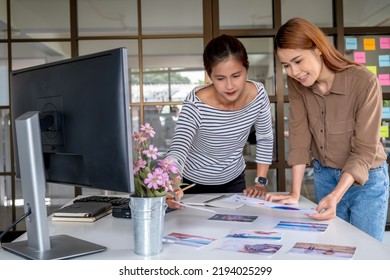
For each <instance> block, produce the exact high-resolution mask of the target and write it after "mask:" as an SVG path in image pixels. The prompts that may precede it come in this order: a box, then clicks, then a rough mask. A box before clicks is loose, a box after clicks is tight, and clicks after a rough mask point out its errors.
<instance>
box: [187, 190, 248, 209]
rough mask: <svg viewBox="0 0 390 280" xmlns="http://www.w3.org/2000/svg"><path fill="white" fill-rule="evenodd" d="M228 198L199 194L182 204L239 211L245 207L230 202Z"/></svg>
mask: <svg viewBox="0 0 390 280" xmlns="http://www.w3.org/2000/svg"><path fill="white" fill-rule="evenodd" d="M226 197H228V196H227V195H225V194H223V195H215V194H197V195H193V196H191V197H189V198H186V199H183V200H182V202H183V203H184V204H185V205H192V206H211V207H217V208H228V209H237V208H240V207H241V206H244V204H243V203H238V202H237V201H233V202H232V201H228V200H225V199H224V198H226Z"/></svg>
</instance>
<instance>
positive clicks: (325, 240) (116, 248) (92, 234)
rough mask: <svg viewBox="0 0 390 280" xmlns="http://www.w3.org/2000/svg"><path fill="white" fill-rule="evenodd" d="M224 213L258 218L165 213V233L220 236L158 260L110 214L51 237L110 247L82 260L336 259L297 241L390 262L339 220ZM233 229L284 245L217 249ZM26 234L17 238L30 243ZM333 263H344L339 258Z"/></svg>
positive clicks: (269, 212) (126, 222)
mask: <svg viewBox="0 0 390 280" xmlns="http://www.w3.org/2000/svg"><path fill="white" fill-rule="evenodd" d="M298 206H299V207H302V208H313V207H314V206H315V205H314V204H313V203H312V202H311V201H309V200H308V199H306V198H304V197H301V199H300V202H299V205H298ZM213 209H215V210H216V211H217V212H218V213H220V214H228V213H231V214H246V215H257V216H258V218H257V219H256V220H255V221H254V222H252V223H243V222H226V221H213V220H208V218H210V217H211V216H213V215H214V214H213V213H210V212H206V211H199V210H194V209H191V208H186V209H183V210H177V211H173V212H170V213H168V214H166V216H165V225H164V235H166V234H169V233H171V232H179V233H186V234H193V235H199V236H205V237H212V238H216V239H217V240H216V241H214V242H213V243H211V244H210V245H208V246H205V247H201V248H193V247H189V246H183V245H178V244H167V243H164V244H163V251H162V252H161V253H160V254H158V255H156V256H153V257H142V256H139V255H136V254H135V253H134V249H133V248H134V246H133V237H132V220H131V219H122V218H114V217H112V216H111V215H109V216H106V217H104V218H102V219H100V220H98V221H96V222H93V223H80V222H53V221H51V217H49V230H50V234H51V235H59V234H67V235H70V236H73V237H77V238H80V239H84V240H87V241H90V242H94V243H97V244H100V245H102V246H105V247H107V250H106V251H103V252H100V253H95V254H90V255H86V256H82V257H79V258H78V259H89V260H91V259H92V260H107V259H136V260H137V259H138V260H143V259H152V260H159V259H165V260H179V259H180V260H208V259H209V260H234V259H240V260H245V259H267V260H272V259H279V260H288V259H296V260H299V259H317V260H318V259H329V258H332V257H329V256H321V255H310V256H309V255H305V254H297V253H288V251H289V250H290V249H291V248H292V247H293V246H294V244H295V243H296V242H310V243H320V244H330V245H341V246H355V247H356V252H355V255H354V258H353V259H364V260H368V259H382V260H389V259H390V247H389V246H387V245H385V244H382V243H380V242H378V241H377V240H375V239H374V238H372V237H371V236H369V235H367V234H366V233H364V232H362V231H361V230H359V229H357V228H355V227H353V226H352V225H350V224H348V223H346V222H345V221H343V220H341V219H340V218H335V219H332V220H329V221H322V222H321V223H327V224H329V226H328V228H327V229H326V231H325V232H307V231H294V230H285V229H277V230H275V229H274V227H275V226H276V224H278V223H279V222H280V221H296V222H316V221H315V220H312V219H310V218H308V217H306V216H305V215H304V214H301V213H296V212H291V211H284V210H274V209H267V208H260V207H251V206H243V207H241V208H239V209H234V210H230V209H222V208H213ZM232 229H256V230H263V231H279V232H281V233H282V239H281V240H278V241H272V242H271V241H267V240H264V242H261V243H273V244H280V245H282V247H281V249H280V250H279V251H278V252H276V253H275V254H273V255H272V256H262V255H256V254H248V253H240V252H233V251H225V250H219V249H216V248H217V247H218V246H219V245H220V244H222V242H223V241H224V240H225V236H226V235H227V234H228V233H229V232H230V231H231V230H232ZM25 239H26V234H24V235H22V236H21V237H20V238H18V239H17V240H18V241H19V240H25ZM0 259H3V260H16V259H22V258H21V257H19V256H17V255H15V254H12V253H10V252H7V251H4V250H3V249H0ZM334 259H340V258H337V257H334Z"/></svg>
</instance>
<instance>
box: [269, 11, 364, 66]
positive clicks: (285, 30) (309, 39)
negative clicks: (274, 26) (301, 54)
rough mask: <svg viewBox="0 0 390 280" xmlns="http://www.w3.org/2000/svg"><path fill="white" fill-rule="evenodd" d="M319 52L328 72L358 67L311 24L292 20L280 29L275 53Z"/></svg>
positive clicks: (275, 43) (305, 21)
mask: <svg viewBox="0 0 390 280" xmlns="http://www.w3.org/2000/svg"><path fill="white" fill-rule="evenodd" d="M315 48H318V49H319V50H320V51H321V54H322V57H323V60H324V63H325V65H326V67H328V68H329V69H330V70H332V71H335V72H339V71H342V70H344V69H345V68H348V67H350V66H351V65H360V64H359V63H356V62H355V61H352V60H350V59H348V58H346V57H344V56H343V55H342V54H341V53H340V52H339V51H338V50H337V49H336V48H335V47H334V46H333V45H332V44H331V43H330V42H329V40H328V39H327V38H326V36H325V34H324V33H323V32H322V31H321V29H319V28H318V27H317V26H315V25H314V24H313V23H311V22H309V21H307V20H305V19H302V18H297V17H296V18H292V19H290V20H289V21H287V22H286V23H285V24H283V25H282V27H280V29H279V30H278V32H277V34H276V37H275V41H274V50H275V53H276V52H277V50H278V49H304V50H308V49H315Z"/></svg>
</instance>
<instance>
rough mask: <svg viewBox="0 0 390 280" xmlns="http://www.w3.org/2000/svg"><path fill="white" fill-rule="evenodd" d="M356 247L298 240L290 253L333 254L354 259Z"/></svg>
mask: <svg viewBox="0 0 390 280" xmlns="http://www.w3.org/2000/svg"><path fill="white" fill-rule="evenodd" d="M355 251H356V247H350V246H338V245H329V244H315V243H304V242H297V243H295V245H294V247H293V248H291V250H290V251H288V252H289V253H299V254H307V255H322V256H333V257H340V258H347V259H352V257H353V255H354V254H355Z"/></svg>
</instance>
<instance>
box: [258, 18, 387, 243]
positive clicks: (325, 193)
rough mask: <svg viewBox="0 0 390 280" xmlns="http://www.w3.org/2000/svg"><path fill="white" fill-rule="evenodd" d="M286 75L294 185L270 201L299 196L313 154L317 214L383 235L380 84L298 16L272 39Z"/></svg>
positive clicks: (269, 196)
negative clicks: (287, 192) (337, 218)
mask: <svg viewBox="0 0 390 280" xmlns="http://www.w3.org/2000/svg"><path fill="white" fill-rule="evenodd" d="M275 53H276V54H277V56H278V58H279V60H280V62H281V64H282V65H283V67H284V69H285V70H286V72H287V75H288V89H289V91H288V96H289V101H290V118H289V138H290V152H289V156H288V163H289V165H291V166H292V185H291V191H290V193H289V194H286V195H273V194H267V197H266V198H267V199H268V200H275V201H279V202H280V203H283V204H285V203H297V202H298V199H299V196H300V191H301V185H302V180H303V176H304V172H305V167H306V166H307V165H308V164H310V162H311V161H312V160H313V167H314V187H315V193H316V199H317V203H318V206H317V209H316V210H317V211H318V214H313V215H309V216H310V217H311V218H313V219H316V220H327V219H331V218H333V217H335V216H336V215H337V216H338V217H340V218H342V219H344V220H345V221H347V222H349V223H351V224H352V225H354V226H356V227H358V228H360V229H361V230H363V231H364V232H366V233H368V234H370V235H371V236H373V237H374V238H376V239H378V240H382V238H383V233H384V228H385V224H386V216H387V207H388V199H389V176H388V166H387V163H386V153H385V151H384V147H383V145H382V144H381V142H380V137H379V130H380V125H381V118H382V91H381V86H380V84H379V81H378V79H377V77H376V76H375V75H374V74H373V73H372V72H370V71H369V70H367V69H366V67H364V66H362V65H359V64H357V63H355V62H354V61H351V60H349V59H347V58H345V57H344V56H343V55H341V54H340V52H338V51H337V50H336V48H334V46H333V45H332V44H331V43H330V42H329V41H328V39H327V38H326V36H325V35H324V33H323V32H322V31H321V30H320V29H319V28H318V27H316V26H315V25H314V24H312V23H310V22H308V21H306V20H304V19H301V18H293V19H290V20H289V21H288V22H287V23H285V24H284V25H283V26H282V27H281V28H280V29H279V31H278V33H277V35H276V38H275Z"/></svg>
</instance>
